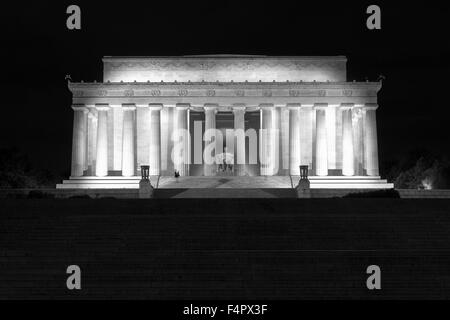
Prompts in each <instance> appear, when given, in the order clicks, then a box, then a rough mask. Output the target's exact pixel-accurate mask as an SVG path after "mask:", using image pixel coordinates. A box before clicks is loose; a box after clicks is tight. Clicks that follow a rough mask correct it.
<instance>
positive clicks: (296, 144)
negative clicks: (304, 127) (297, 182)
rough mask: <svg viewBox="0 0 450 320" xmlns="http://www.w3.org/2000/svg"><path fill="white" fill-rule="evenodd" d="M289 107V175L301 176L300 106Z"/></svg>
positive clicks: (292, 105)
mask: <svg viewBox="0 0 450 320" xmlns="http://www.w3.org/2000/svg"><path fill="white" fill-rule="evenodd" d="M288 107H289V174H290V175H293V176H298V175H300V167H299V166H300V117H299V113H300V104H290V105H288Z"/></svg>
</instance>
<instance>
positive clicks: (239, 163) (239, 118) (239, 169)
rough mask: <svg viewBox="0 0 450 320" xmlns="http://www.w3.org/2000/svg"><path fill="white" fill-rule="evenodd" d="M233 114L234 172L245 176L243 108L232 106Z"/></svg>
mask: <svg viewBox="0 0 450 320" xmlns="http://www.w3.org/2000/svg"><path fill="white" fill-rule="evenodd" d="M233 114H234V130H235V131H234V163H235V165H234V170H235V174H236V175H237V176H245V107H244V106H233Z"/></svg>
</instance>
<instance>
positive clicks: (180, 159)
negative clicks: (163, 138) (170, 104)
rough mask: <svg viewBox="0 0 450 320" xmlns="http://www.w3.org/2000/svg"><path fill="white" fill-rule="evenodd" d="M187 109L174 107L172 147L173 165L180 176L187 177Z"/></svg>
mask: <svg viewBox="0 0 450 320" xmlns="http://www.w3.org/2000/svg"><path fill="white" fill-rule="evenodd" d="M188 108H189V106H188V105H185V104H177V106H176V121H177V122H176V128H177V140H176V142H175V145H174V165H175V170H178V172H179V173H180V176H188V175H189V134H188V131H187V128H188Z"/></svg>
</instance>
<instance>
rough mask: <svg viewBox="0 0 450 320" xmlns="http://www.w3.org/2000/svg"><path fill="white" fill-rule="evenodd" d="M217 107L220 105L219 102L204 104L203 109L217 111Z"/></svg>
mask: <svg viewBox="0 0 450 320" xmlns="http://www.w3.org/2000/svg"><path fill="white" fill-rule="evenodd" d="M217 108H218V105H217V104H205V105H204V106H203V109H204V110H205V112H206V111H213V112H214V113H217Z"/></svg>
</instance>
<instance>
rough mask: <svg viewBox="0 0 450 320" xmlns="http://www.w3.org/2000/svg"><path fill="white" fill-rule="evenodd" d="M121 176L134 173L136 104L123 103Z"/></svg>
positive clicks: (128, 175) (129, 175)
mask: <svg viewBox="0 0 450 320" xmlns="http://www.w3.org/2000/svg"><path fill="white" fill-rule="evenodd" d="M122 109H123V140H122V143H123V144H122V176H124V177H131V176H134V174H135V172H134V171H135V161H134V114H135V110H136V106H135V105H134V104H133V105H123V106H122Z"/></svg>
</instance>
